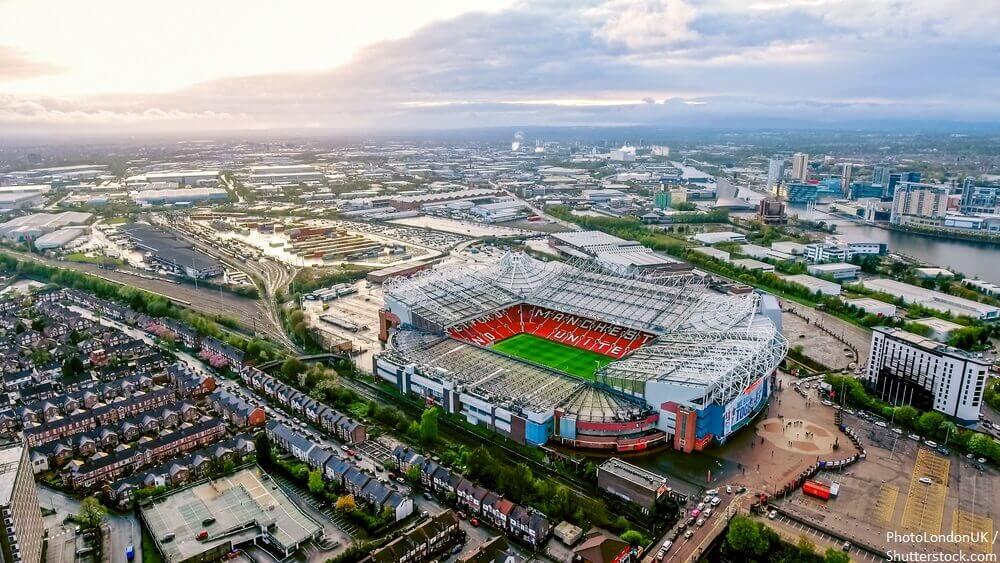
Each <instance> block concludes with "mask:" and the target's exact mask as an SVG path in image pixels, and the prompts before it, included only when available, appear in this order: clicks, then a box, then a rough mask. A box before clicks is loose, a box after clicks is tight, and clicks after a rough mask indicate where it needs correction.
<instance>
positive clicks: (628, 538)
mask: <svg viewBox="0 0 1000 563" xmlns="http://www.w3.org/2000/svg"><path fill="white" fill-rule="evenodd" d="M622 541H624V542H626V543H628V544H629V545H630V546H632V547H639V546H640V545H646V542H647V540H646V537H645V536H643V535H642V533H641V532H639V531H637V530H628V531H626V532H625V533H624V534H622Z"/></svg>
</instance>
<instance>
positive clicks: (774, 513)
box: [767, 510, 778, 520]
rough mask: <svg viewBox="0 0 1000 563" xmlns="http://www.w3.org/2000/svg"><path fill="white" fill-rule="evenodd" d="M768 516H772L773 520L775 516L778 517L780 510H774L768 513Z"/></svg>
mask: <svg viewBox="0 0 1000 563" xmlns="http://www.w3.org/2000/svg"><path fill="white" fill-rule="evenodd" d="M767 517H768V518H770V519H771V520H774V519H775V518H777V517H778V511H776V510H772V511H771V512H770V513H768V515H767Z"/></svg>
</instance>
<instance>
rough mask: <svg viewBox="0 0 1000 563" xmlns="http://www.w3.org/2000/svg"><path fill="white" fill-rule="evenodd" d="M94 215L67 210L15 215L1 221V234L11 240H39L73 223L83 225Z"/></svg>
mask: <svg viewBox="0 0 1000 563" xmlns="http://www.w3.org/2000/svg"><path fill="white" fill-rule="evenodd" d="M91 217H93V215H92V214H90V213H79V212H75V211H65V212H63V213H35V214H32V215H23V216H21V217H15V218H14V219H11V220H10V221H7V222H6V223H0V236H2V237H3V238H5V239H7V240H9V241H11V242H24V241H27V240H37V239H38V238H39V237H41V236H42V235H44V234H46V233H51V232H53V231H57V230H59V229H62V228H63V227H69V226H72V225H83V224H85V223H87V222H89V221H90V219H91Z"/></svg>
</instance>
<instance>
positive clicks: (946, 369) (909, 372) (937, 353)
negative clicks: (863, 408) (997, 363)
mask: <svg viewBox="0 0 1000 563" xmlns="http://www.w3.org/2000/svg"><path fill="white" fill-rule="evenodd" d="M989 367H990V362H989V361H988V360H982V359H978V358H976V357H975V356H973V355H972V354H969V353H967V352H963V351H961V350H957V349H955V348H952V347H950V346H947V345H945V344H942V343H940V342H936V341H934V340H931V339H930V338H925V337H923V336H920V335H917V334H913V333H911V332H907V331H905V330H901V329H898V328H885V327H876V328H875V329H874V330H873V332H872V342H871V349H870V352H869V355H868V367H867V370H866V371H865V374H864V376H863V377H864V379H865V381H866V383H867V384H868V386H869V387H870V388H872V389H873V392H874V394H875V396H876V397H877V398H879V399H880V400H883V401H886V402H888V403H889V404H892V405H910V406H913V407H915V408H917V409H918V410H931V409H933V410H936V411H938V412H941V413H944V414H946V415H948V416H952V417H955V418H956V419H958V420H959V421H960V422H962V423H964V424H973V423H976V422H979V410H980V408H981V405H982V402H983V392H984V388H985V385H986V378H987V373H988V372H989Z"/></svg>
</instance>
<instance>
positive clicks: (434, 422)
mask: <svg viewBox="0 0 1000 563" xmlns="http://www.w3.org/2000/svg"><path fill="white" fill-rule="evenodd" d="M440 414H441V411H440V410H439V409H438V408H437V407H431V408H429V409H426V410H424V412H423V414H421V415H420V441H421V442H423V443H424V444H433V443H434V442H437V439H438V416H440Z"/></svg>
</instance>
